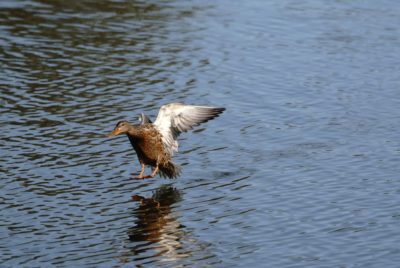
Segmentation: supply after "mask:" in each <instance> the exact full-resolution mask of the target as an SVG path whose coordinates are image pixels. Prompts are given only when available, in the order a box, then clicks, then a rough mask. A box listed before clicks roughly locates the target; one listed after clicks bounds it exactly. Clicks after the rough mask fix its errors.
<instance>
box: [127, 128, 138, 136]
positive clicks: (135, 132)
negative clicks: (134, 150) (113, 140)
mask: <svg viewBox="0 0 400 268" xmlns="http://www.w3.org/2000/svg"><path fill="white" fill-rule="evenodd" d="M126 134H127V135H128V136H131V137H132V138H135V137H138V136H139V135H140V130H139V129H138V128H137V127H135V126H130V127H129V130H128V133H126Z"/></svg>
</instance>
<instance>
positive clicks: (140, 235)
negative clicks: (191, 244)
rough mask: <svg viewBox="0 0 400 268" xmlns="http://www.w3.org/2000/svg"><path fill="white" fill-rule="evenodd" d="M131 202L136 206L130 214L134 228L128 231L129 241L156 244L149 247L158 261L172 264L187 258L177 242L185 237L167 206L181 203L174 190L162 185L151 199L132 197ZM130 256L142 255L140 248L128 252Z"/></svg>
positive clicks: (180, 226)
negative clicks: (135, 203)
mask: <svg viewBox="0 0 400 268" xmlns="http://www.w3.org/2000/svg"><path fill="white" fill-rule="evenodd" d="M132 198H133V200H134V201H138V202H139V203H140V206H139V207H138V208H136V209H135V210H134V212H133V215H134V218H135V226H134V227H132V228H130V229H129V230H128V236H129V240H130V241H132V242H143V241H149V242H151V243H157V246H153V247H154V248H155V251H157V252H158V253H156V255H157V256H160V257H162V261H163V262H164V261H167V262H168V261H176V260H177V259H180V258H184V257H187V256H189V255H190V253H189V252H184V251H182V250H184V249H183V244H182V242H181V240H187V239H188V238H187V237H186V238H184V236H186V235H187V233H186V232H185V230H184V227H183V226H182V225H181V224H180V223H179V221H178V220H177V219H176V216H173V215H171V205H173V204H174V203H176V202H178V201H180V200H181V196H180V193H179V191H178V190H176V189H175V188H173V187H172V186H167V185H163V186H161V187H160V188H158V189H157V190H156V191H155V193H154V194H153V196H152V197H150V198H145V197H143V196H139V195H134V196H133V197H132ZM130 250H131V253H132V255H138V252H140V251H143V250H145V249H143V247H142V246H141V245H136V246H134V247H132V248H130Z"/></svg>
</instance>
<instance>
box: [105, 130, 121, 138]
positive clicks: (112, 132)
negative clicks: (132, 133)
mask: <svg viewBox="0 0 400 268" xmlns="http://www.w3.org/2000/svg"><path fill="white" fill-rule="evenodd" d="M119 134H120V133H119V131H117V130H115V129H114V130H113V131H111V132H110V134H108V135H107V137H108V138H112V137H114V136H117V135H119Z"/></svg>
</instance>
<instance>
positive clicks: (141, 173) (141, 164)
mask: <svg viewBox="0 0 400 268" xmlns="http://www.w3.org/2000/svg"><path fill="white" fill-rule="evenodd" d="M140 166H141V167H142V170H141V171H140V174H139V176H137V177H135V178H134V179H144V178H145V177H144V176H143V175H144V170H145V169H146V165H145V164H144V163H140Z"/></svg>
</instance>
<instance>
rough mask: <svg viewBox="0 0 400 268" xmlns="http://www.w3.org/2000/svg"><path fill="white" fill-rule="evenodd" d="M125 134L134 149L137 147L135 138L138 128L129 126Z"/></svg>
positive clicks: (137, 135) (137, 134)
mask: <svg viewBox="0 0 400 268" xmlns="http://www.w3.org/2000/svg"><path fill="white" fill-rule="evenodd" d="M126 136H128V138H129V141H130V143H131V144H132V147H133V148H134V149H135V150H136V149H137V146H136V140H137V139H138V137H139V130H138V129H137V128H136V127H134V126H131V127H130V128H129V131H128V133H126Z"/></svg>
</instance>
